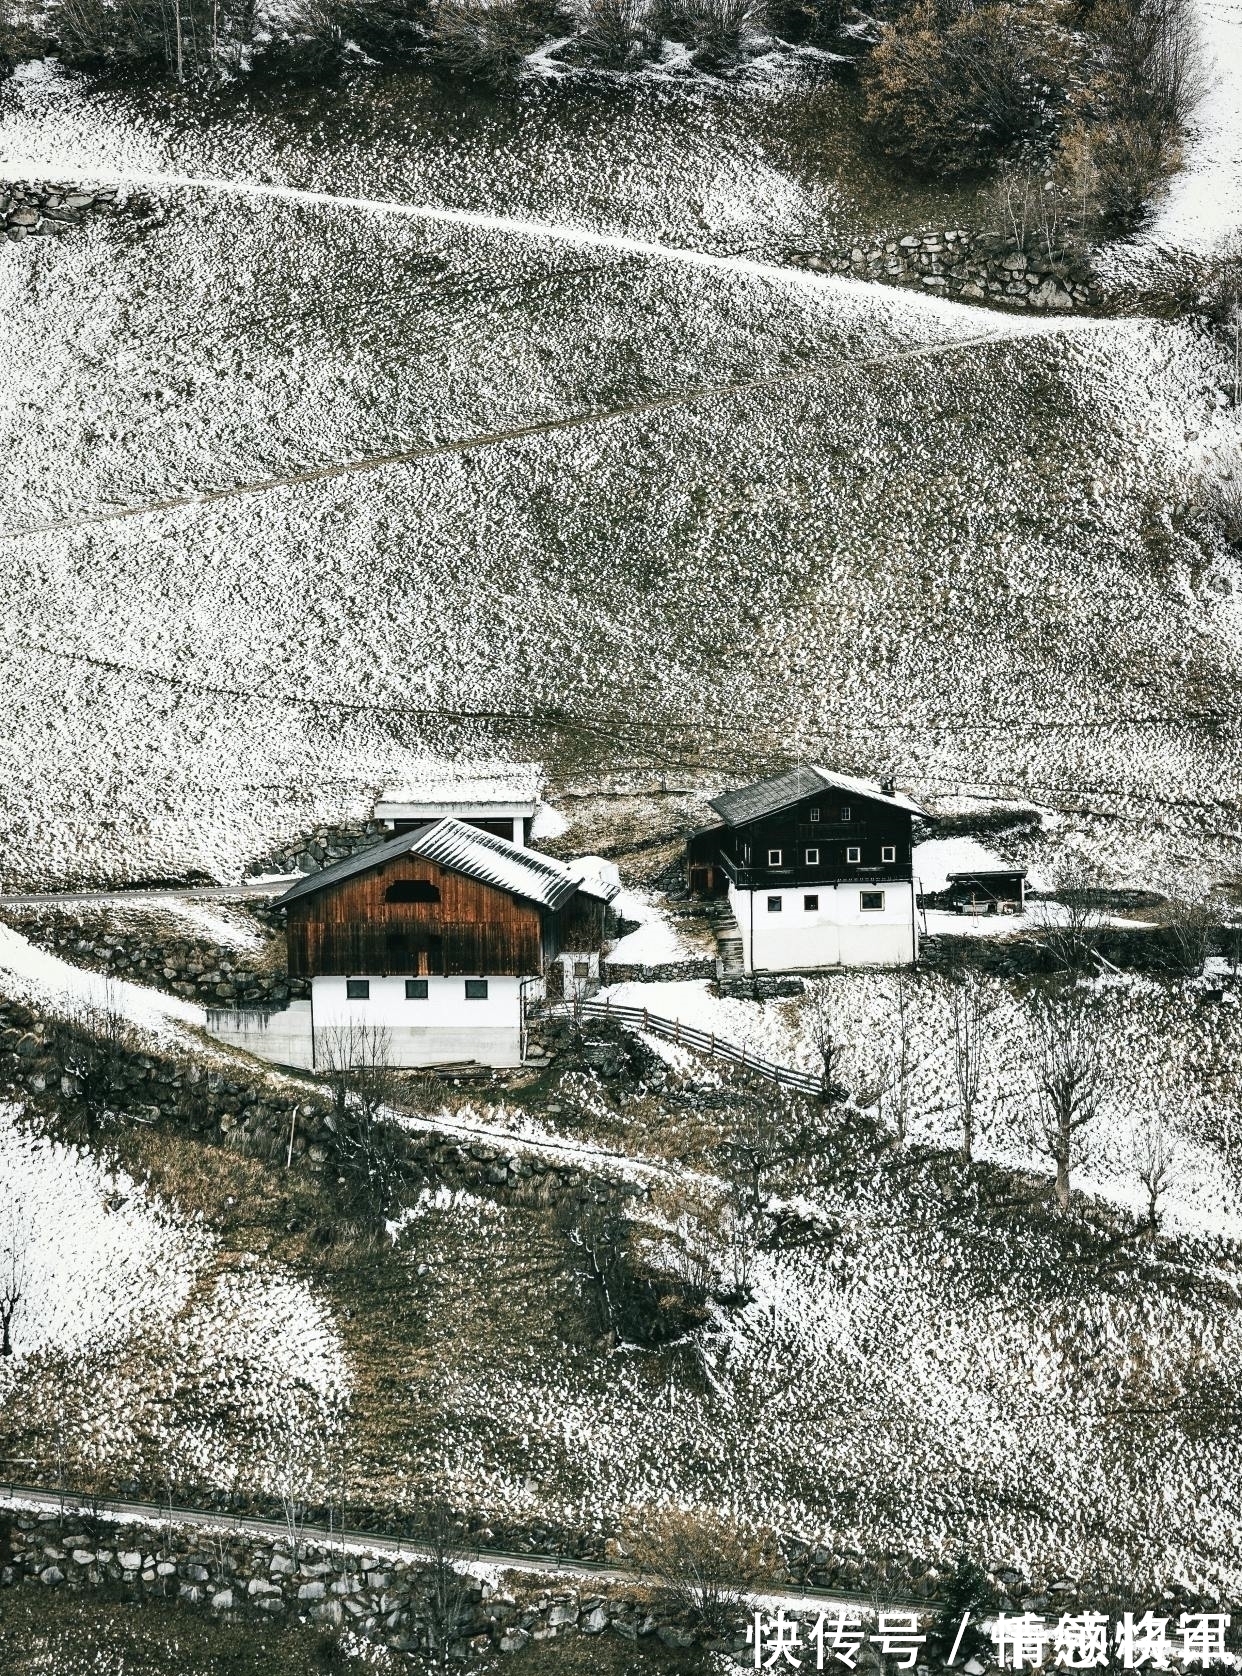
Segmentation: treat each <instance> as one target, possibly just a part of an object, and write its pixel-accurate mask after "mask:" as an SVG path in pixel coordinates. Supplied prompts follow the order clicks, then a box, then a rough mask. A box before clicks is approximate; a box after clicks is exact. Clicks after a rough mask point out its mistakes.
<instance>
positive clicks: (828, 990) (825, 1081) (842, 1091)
mask: <svg viewBox="0 0 1242 1676" xmlns="http://www.w3.org/2000/svg"><path fill="white" fill-rule="evenodd" d="M810 1036H811V1045H812V1046H813V1047H814V1049H815V1057H816V1058H817V1060H818V1061H819V1077H820V1086H821V1088H822V1089H823V1099H824V1103H825V1104H826V1105H829V1106H837V1105H841V1104H842V1102H843V1101H845V1100H848V1099H849V1089H848V1088H846V1087H845V1085H844V1083H843V1082H842V1081H841V1078H842V1077H843V1076H844V1075H845V1074H846V1063H847V1057H848V1053H849V1046H848V1043H847V1042H846V1040H845V1037H844V1036H843V1035H842V1034H841V1032H840V1030H839V1028H838V1026H837V1019H836V1008H835V1006H834V1004H833V997H832V983H831V979H829V980H827V981H823V982H821V983H820V984H819V985H818V986H817V988H816V991H815V999H814V1001H813V1002H812V1005H811V1017H810Z"/></svg>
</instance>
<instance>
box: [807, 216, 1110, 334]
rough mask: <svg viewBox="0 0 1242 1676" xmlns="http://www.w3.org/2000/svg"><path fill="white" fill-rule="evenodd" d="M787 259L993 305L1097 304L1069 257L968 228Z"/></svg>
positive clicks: (1048, 309)
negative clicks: (1021, 246) (1015, 244)
mask: <svg viewBox="0 0 1242 1676" xmlns="http://www.w3.org/2000/svg"><path fill="white" fill-rule="evenodd" d="M787 260H788V261H789V262H791V263H793V264H794V265H795V266H797V267H803V268H810V269H812V270H813V271H814V272H817V273H836V274H848V275H850V276H851V277H852V278H854V279H868V280H872V281H878V282H879V283H881V284H885V285H904V286H908V287H910V288H911V289H915V290H920V291H924V292H929V293H931V294H932V295H939V296H946V297H956V298H958V299H960V300H961V301H963V302H976V303H987V304H988V305H989V306H991V307H994V308H1021V309H1037V310H1040V311H1041V312H1045V313H1053V314H1065V313H1069V312H1070V311H1071V310H1074V309H1089V308H1092V307H1094V306H1098V305H1099V303H1100V297H1099V296H1098V294H1097V293H1096V291H1095V290H1094V289H1093V287H1092V286H1091V284H1090V283H1088V282H1087V280H1086V279H1085V278H1084V277H1083V275H1082V274H1081V273H1080V272H1079V271H1078V270H1077V269H1076V268H1075V267H1074V266H1073V265H1071V264H1070V263H1069V262H1068V261H1067V260H1066V259H1064V258H1061V257H1051V258H1049V257H1046V256H1041V255H1039V254H1027V253H1024V252H1022V251H1015V250H1013V249H1012V248H1011V247H1010V246H1009V244H1008V242H1007V241H1006V240H1004V239H1001V238H999V237H997V236H996V235H987V234H979V233H971V232H968V231H966V229H964V228H946V229H943V230H940V231H936V232H925V233H908V234H907V235H906V236H905V237H904V238H894V239H886V240H884V241H883V242H882V243H876V244H866V245H852V246H850V248H849V249H840V250H835V251H790V252H789V253H788V255H787Z"/></svg>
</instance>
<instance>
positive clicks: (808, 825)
mask: <svg viewBox="0 0 1242 1676" xmlns="http://www.w3.org/2000/svg"><path fill="white" fill-rule="evenodd" d="M711 807H712V808H713V809H714V810H715V811H716V813H717V814H718V815H719V816H720V820H719V821H718V822H717V823H716V824H715V825H714V826H709V827H705V828H703V829H702V830H701V831H699V832H695V833H693V834H692V835H691V838H690V841H689V844H688V846H687V857H686V860H687V873H688V877H689V884H690V888H691V890H692V891H694V892H695V893H696V894H698V895H702V896H719V895H723V894H725V892H727V890H728V889H729V886H730V885H732V886H733V888H734V889H735V890H739V891H745V890H773V889H777V888H781V887H789V886H801V885H812V884H838V883H842V882H844V881H846V880H850V879H865V880H887V879H893V880H900V879H909V878H910V877H911V858H912V846H913V830H912V829H913V824H914V820H915V818H916V817H917V816H919V815H921V813H922V811H921V809H920V808H919V806H918V804H917V803H915V802H913V801H912V800H911V799H910V798H908V797H906V796H905V795H904V794H903V793H901V792H899V791H898V790H897V788H896V786H895V785H894V783H893V782H892V781H891V780H884V781H871V780H859V779H854V778H853V777H852V776H848V775H844V774H833V773H830V772H829V771H828V770H827V769H823V768H810V767H803V768H792V769H790V770H789V771H788V773H785V774H778V775H776V776H775V778H773V779H771V780H762V781H760V782H759V783H758V784H757V785H753V786H743V787H742V788H741V789H740V790H738V791H730V792H722V793H721V795H720V796H719V797H714V798H712V799H711Z"/></svg>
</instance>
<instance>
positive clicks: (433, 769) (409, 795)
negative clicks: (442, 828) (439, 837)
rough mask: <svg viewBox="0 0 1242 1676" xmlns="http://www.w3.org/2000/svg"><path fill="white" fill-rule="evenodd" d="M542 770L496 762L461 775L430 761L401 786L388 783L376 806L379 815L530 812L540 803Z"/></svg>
mask: <svg viewBox="0 0 1242 1676" xmlns="http://www.w3.org/2000/svg"><path fill="white" fill-rule="evenodd" d="M542 788H543V771H542V769H541V767H540V766H539V764H538V763H532V762H515V763H496V764H492V765H490V766H486V767H484V768H482V769H481V770H480V771H478V772H476V773H474V774H461V773H457V772H455V771H454V770H453V768H452V766H451V765H449V764H444V763H427V764H425V765H424V766H423V767H422V769H421V770H416V771H415V772H414V773H413V774H412V775H411V777H410V779H409V780H407V781H406V782H405V783H403V784H402V785H398V786H388V787H386V788H385V790H384V791H383V792H382V793H381V795H380V798H379V800H378V802H377V803H376V806H375V812H376V815H377V816H378V817H379V818H380V819H383V818H385V816H391V815H392V814H394V813H395V814H396V815H397V816H398V817H401V816H403V815H406V814H407V812H408V811H411V810H422V809H426V810H427V811H428V816H429V818H434V817H435V816H437V815H439V814H448V813H449V812H450V811H451V809H478V810H479V811H483V810H486V809H492V808H494V809H496V810H497V812H501V811H506V812H507V811H510V810H517V811H518V812H521V813H526V814H531V813H533V812H534V810H535V808H536V807H537V806H538V803H539V793H540V791H541V790H542Z"/></svg>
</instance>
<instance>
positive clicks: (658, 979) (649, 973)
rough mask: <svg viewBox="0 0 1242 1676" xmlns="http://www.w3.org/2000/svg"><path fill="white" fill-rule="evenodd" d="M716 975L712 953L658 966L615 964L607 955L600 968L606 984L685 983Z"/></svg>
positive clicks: (602, 981)
mask: <svg viewBox="0 0 1242 1676" xmlns="http://www.w3.org/2000/svg"><path fill="white" fill-rule="evenodd" d="M715 976H716V961H715V957H714V956H711V955H699V956H696V957H694V958H693V959H690V960H666V961H662V962H661V963H660V964H659V965H656V966H635V965H628V964H626V963H625V962H621V963H620V964H614V962H613V961H611V960H609V959H608V958H607V957H605V958H604V959H603V960H602V961H601V962H600V968H599V980H600V983H601V984H603V985H605V986H606V985H608V984H614V983H684V982H687V981H689V980H691V979H699V978H714V977H715Z"/></svg>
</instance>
